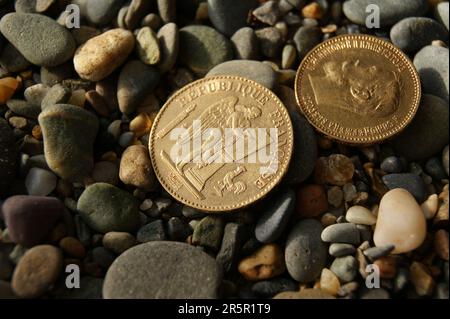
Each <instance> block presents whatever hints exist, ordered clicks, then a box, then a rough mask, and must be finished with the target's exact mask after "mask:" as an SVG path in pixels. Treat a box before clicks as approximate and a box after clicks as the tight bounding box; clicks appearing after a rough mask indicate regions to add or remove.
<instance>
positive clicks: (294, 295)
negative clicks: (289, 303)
mask: <svg viewBox="0 0 450 319" xmlns="http://www.w3.org/2000/svg"><path fill="white" fill-rule="evenodd" d="M273 299H334V297H333V296H332V295H330V294H328V293H326V292H325V291H323V290H322V289H311V288H306V289H303V290H301V291H284V292H280V293H279V294H277V295H275V297H273Z"/></svg>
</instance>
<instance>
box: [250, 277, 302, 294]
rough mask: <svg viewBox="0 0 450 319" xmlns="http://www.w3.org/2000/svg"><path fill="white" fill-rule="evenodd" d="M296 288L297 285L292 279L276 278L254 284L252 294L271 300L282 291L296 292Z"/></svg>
mask: <svg viewBox="0 0 450 319" xmlns="http://www.w3.org/2000/svg"><path fill="white" fill-rule="evenodd" d="M297 286H298V283H296V282H295V281H294V280H292V279H289V278H284V277H277V278H273V279H269V280H263V281H259V282H256V283H254V284H253V285H252V292H253V293H254V294H255V295H257V296H258V297H259V298H271V297H272V296H274V295H276V294H278V293H280V292H283V291H293V290H296V289H297Z"/></svg>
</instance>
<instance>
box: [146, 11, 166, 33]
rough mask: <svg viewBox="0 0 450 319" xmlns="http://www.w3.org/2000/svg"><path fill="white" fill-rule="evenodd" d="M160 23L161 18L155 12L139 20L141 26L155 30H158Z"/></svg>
mask: <svg viewBox="0 0 450 319" xmlns="http://www.w3.org/2000/svg"><path fill="white" fill-rule="evenodd" d="M161 25H162V21H161V18H160V17H159V15H157V14H155V13H149V14H147V15H146V16H145V17H144V18H143V19H142V21H141V27H150V28H152V29H153V31H155V32H156V31H158V29H159V28H160V27H161Z"/></svg>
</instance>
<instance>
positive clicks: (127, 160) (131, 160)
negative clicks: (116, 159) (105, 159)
mask: <svg viewBox="0 0 450 319" xmlns="http://www.w3.org/2000/svg"><path fill="white" fill-rule="evenodd" d="M119 178H120V180H121V181H122V182H123V183H124V184H127V185H132V186H135V187H138V188H141V189H144V190H151V189H153V188H154V187H155V186H156V176H155V173H154V172H153V167H152V164H151V162H150V155H149V153H148V148H147V147H145V146H143V145H132V146H129V147H128V148H127V149H126V150H125V151H124V152H123V154H122V158H121V160H120V169H119Z"/></svg>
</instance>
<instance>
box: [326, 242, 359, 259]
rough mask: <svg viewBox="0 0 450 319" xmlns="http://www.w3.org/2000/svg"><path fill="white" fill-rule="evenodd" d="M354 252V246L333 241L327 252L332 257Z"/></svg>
mask: <svg viewBox="0 0 450 319" xmlns="http://www.w3.org/2000/svg"><path fill="white" fill-rule="evenodd" d="M355 252H356V248H355V247H354V246H353V245H350V244H339V243H334V244H331V245H330V248H329V249H328V253H329V254H330V255H331V256H333V257H343V256H347V255H353V254H355Z"/></svg>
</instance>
